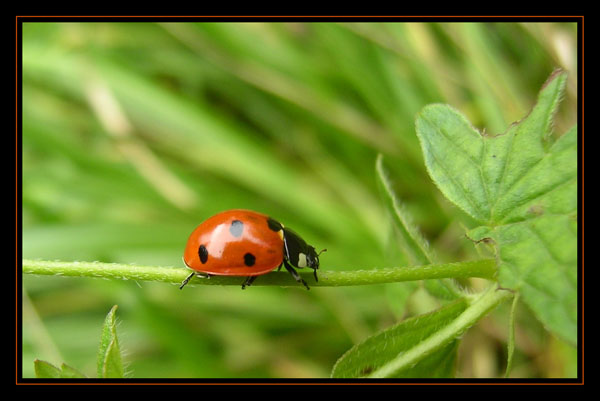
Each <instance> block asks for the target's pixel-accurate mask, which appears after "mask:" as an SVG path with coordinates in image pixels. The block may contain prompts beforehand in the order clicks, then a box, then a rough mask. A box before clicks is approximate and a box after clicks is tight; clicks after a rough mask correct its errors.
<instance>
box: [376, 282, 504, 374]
mask: <svg viewBox="0 0 600 401" xmlns="http://www.w3.org/2000/svg"><path fill="white" fill-rule="evenodd" d="M512 296H513V293H512V292H510V291H506V290H501V289H499V288H498V287H497V286H496V285H493V286H491V287H490V288H489V289H488V290H487V291H485V292H483V293H481V294H478V295H476V296H474V297H472V298H471V300H470V305H469V307H468V308H467V309H465V311H464V312H463V313H461V314H460V315H459V316H458V317H457V318H456V319H455V320H454V321H452V322H451V323H450V324H449V325H447V326H445V327H443V328H441V329H440V330H438V331H437V332H435V333H434V334H433V335H431V336H430V337H427V338H426V339H424V340H423V341H421V342H420V343H419V344H417V345H416V346H415V347H413V348H411V349H410V350H408V351H407V352H404V353H401V354H400V355H398V356H397V357H396V358H394V359H393V360H391V361H390V362H388V363H386V364H385V365H383V366H382V367H380V368H379V369H377V370H376V371H375V372H373V373H372V374H370V375H369V377H371V378H383V377H394V374H395V372H398V371H400V370H402V369H405V368H407V367H409V366H412V365H414V364H416V363H417V362H418V361H420V360H422V359H423V358H424V357H426V356H427V355H431V354H432V353H434V352H436V351H437V350H439V349H441V348H442V347H444V346H446V345H447V344H449V343H450V342H451V341H452V340H454V339H455V338H458V337H459V336H460V335H462V334H463V333H464V332H465V331H466V330H467V329H468V328H469V327H471V326H472V325H473V324H475V323H476V322H477V321H478V320H479V319H481V318H482V317H484V316H485V315H486V314H487V313H488V312H489V311H491V310H492V309H494V308H495V307H496V306H498V305H499V304H500V303H502V302H503V301H505V300H507V299H509V298H510V297H512Z"/></svg>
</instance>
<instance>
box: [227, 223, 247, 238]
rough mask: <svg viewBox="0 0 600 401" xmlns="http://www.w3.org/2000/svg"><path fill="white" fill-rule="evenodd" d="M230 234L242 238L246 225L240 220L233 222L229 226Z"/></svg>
mask: <svg viewBox="0 0 600 401" xmlns="http://www.w3.org/2000/svg"><path fill="white" fill-rule="evenodd" d="M229 232H230V233H231V235H233V236H234V237H236V238H239V237H241V236H242V233H243V232H244V223H242V222H241V221H239V220H233V221H232V222H231V225H230V226H229Z"/></svg>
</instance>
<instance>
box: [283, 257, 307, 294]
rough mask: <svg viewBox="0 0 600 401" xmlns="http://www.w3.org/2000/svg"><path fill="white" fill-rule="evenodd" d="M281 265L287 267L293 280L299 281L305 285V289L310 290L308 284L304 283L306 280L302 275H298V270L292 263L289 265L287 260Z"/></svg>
mask: <svg viewBox="0 0 600 401" xmlns="http://www.w3.org/2000/svg"><path fill="white" fill-rule="evenodd" d="M283 265H284V266H285V268H286V269H287V271H289V272H290V274H291V275H292V277H294V280H296V281H297V282H299V283H302V284H304V286H305V287H306V289H307V290H310V288H309V287H308V284H306V281H304V279H303V278H302V277H300V275H299V274H298V272H297V271H296V270H294V268H293V267H292V265H290V264H289V263H288V262H287V260H284V261H283Z"/></svg>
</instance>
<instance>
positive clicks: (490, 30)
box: [22, 22, 577, 378]
mask: <svg viewBox="0 0 600 401" xmlns="http://www.w3.org/2000/svg"><path fill="white" fill-rule="evenodd" d="M576 63H577V26H576V24H575V23H527V24H525V23H315V22H313V23H284V22H282V23H145V22H136V23H33V22H26V23H23V88H22V90H23V109H22V112H23V148H22V165H23V189H22V194H23V256H24V257H25V258H31V259H35V258H39V259H51V260H65V261H73V260H84V261H103V262H124V263H139V264H149V265H156V266H163V267H173V266H177V267H182V266H183V264H182V262H181V255H182V252H183V247H184V246H185V243H186V240H187V237H188V235H189V234H190V233H191V231H192V230H193V229H194V228H195V226H196V225H197V224H199V223H200V222H201V221H202V220H204V219H205V218H207V217H209V216H211V215H213V214H214V213H216V212H218V211H222V210H226V209H230V208H247V209H254V210H257V211H261V212H264V213H267V214H269V215H271V216H273V217H275V218H277V219H279V220H280V221H282V222H284V223H285V224H286V225H287V226H289V227H292V228H293V229H294V230H295V231H297V232H299V233H300V234H301V235H302V236H303V237H304V238H305V239H306V240H307V241H308V242H309V243H311V244H313V245H314V246H315V247H316V248H317V249H321V248H327V249H328V252H327V253H325V254H323V255H322V257H321V262H322V265H321V267H322V269H323V270H352V269H364V268H374V267H384V266H402V265H406V264H407V261H406V260H404V258H403V255H402V253H401V252H400V251H398V246H397V244H396V242H395V236H394V232H393V230H392V228H391V227H390V225H389V223H388V219H387V217H386V210H385V207H384V202H382V200H381V195H380V192H379V190H378V186H377V179H376V175H375V168H374V166H375V158H376V156H377V154H378V153H383V155H384V157H385V159H384V160H385V165H386V167H387V168H388V169H389V171H390V176H391V178H392V180H393V182H394V185H395V189H396V191H397V194H398V196H399V197H400V199H401V200H402V201H403V202H404V203H405V206H406V208H407V210H408V211H409V212H410V213H411V214H412V216H413V217H414V220H415V222H416V223H417V224H418V225H419V226H420V227H421V229H422V231H423V233H424V235H425V236H426V238H427V239H428V240H429V241H430V243H431V246H432V247H434V249H435V250H436V252H437V253H438V255H439V256H440V259H441V260H443V261H457V260H467V259H473V258H477V257H478V255H477V253H476V252H475V250H474V249H473V245H472V244H471V243H470V242H469V241H467V240H466V239H465V238H464V236H463V234H464V227H470V226H472V224H473V223H472V222H471V221H470V220H469V219H468V217H467V216H465V215H464V214H463V213H462V212H460V211H459V210H458V209H456V208H455V207H453V206H452V205H451V204H450V203H449V202H448V201H446V200H445V199H444V198H443V196H442V195H441V194H440V193H439V191H438V190H437V189H436V188H435V185H433V184H432V182H431V180H430V179H429V177H428V175H427V173H426V171H425V168H424V165H423V160H422V154H421V150H420V147H419V144H418V140H417V137H416V135H415V132H414V119H415V116H416V114H417V113H418V112H419V110H420V109H421V108H422V107H423V106H425V105H426V104H429V103H434V102H443V103H448V104H450V105H452V106H453V107H455V108H456V109H458V110H460V111H461V112H462V113H464V114H465V115H466V116H467V117H468V118H469V119H470V120H471V122H472V123H473V124H474V125H475V126H476V127H477V128H479V129H483V128H485V129H486V132H488V133H500V132H502V131H504V130H505V129H506V127H507V126H508V125H509V124H510V123H511V122H513V121H515V120H518V119H520V118H522V117H523V116H524V115H525V114H526V113H527V112H528V110H529V109H530V107H531V106H532V105H533V103H534V101H535V98H536V95H537V92H538V90H539V89H540V87H541V85H542V84H543V83H544V81H545V80H546V78H548V76H549V75H550V73H551V72H552V71H553V70H554V69H555V68H557V67H561V68H564V69H566V70H568V71H569V72H570V75H569V81H568V87H567V89H566V92H565V96H564V99H563V103H562V105H561V107H560V110H559V113H558V115H557V117H556V124H555V131H556V132H557V133H562V132H563V131H564V130H565V129H567V128H569V127H571V126H572V125H573V124H574V123H575V121H576V113H575V111H576V104H577V97H576V95H577V92H576V87H577V65H576ZM240 283H241V281H240ZM471 285H473V286H474V288H475V289H477V288H478V286H480V285H481V283H478V282H476V281H474V282H473V283H471ZM114 304H118V305H119V309H118V312H117V314H118V319H119V321H120V325H119V327H118V332H119V336H120V342H121V346H122V348H123V349H124V351H125V356H124V359H125V363H126V365H127V371H128V375H129V377H135V378H141V377H164V378H171V377H261V378H262V377H264V378H278V377H328V376H329V373H330V371H331V368H332V366H333V364H334V363H335V361H336V360H337V358H339V357H340V356H341V355H342V354H343V353H344V352H345V351H346V350H348V349H349V348H350V347H351V346H352V345H353V344H354V343H356V342H357V341H360V340H361V339H364V338H365V337H367V336H369V335H370V334H373V333H375V332H376V331H377V330H380V329H382V328H385V327H388V326H389V325H391V324H393V323H395V322H397V321H399V320H400V319H402V318H405V317H407V316H411V315H414V314H419V313H424V312H427V311H430V310H432V309H433V308H435V307H436V306H437V305H439V301H438V300H437V299H435V298H434V297H432V296H430V295H428V294H427V292H426V291H425V290H424V289H423V288H422V287H421V286H420V285H419V284H416V283H408V284H390V285H374V286H364V287H355V288H350V287H348V288H313V289H311V291H306V290H304V289H302V288H300V287H299V288H297V289H296V288H272V287H251V288H249V289H247V290H245V291H241V290H240V288H239V287H237V286H236V287H212V286H207V287H205V288H203V287H193V288H192V287H190V288H186V289H185V290H184V291H179V290H178V289H177V287H176V286H174V285H166V284H157V283H148V282H140V283H136V282H129V281H107V280H100V279H83V278H61V277H33V276H26V277H24V279H23V323H22V324H23V356H22V357H23V375H24V377H33V360H34V359H35V358H39V359H43V360H47V361H49V362H51V363H53V364H55V365H59V364H60V363H62V362H66V363H67V364H69V365H71V366H73V367H75V368H77V369H79V370H81V371H82V372H83V373H85V374H86V375H89V376H92V377H93V376H94V375H95V358H96V352H97V347H98V343H99V339H100V330H101V324H102V322H103V319H104V316H105V315H106V313H108V311H109V309H110V307H111V306H112V305H114ZM509 307H510V305H504V306H502V307H501V308H499V309H498V311H496V312H494V313H493V314H492V315H490V316H488V317H487V318H485V319H484V320H483V321H482V322H480V323H479V324H478V325H477V326H476V327H475V328H473V329H472V330H470V331H469V332H468V333H467V334H466V335H465V336H464V337H463V341H462V344H461V347H460V353H459V360H458V366H457V376H458V377H495V376H498V375H501V374H502V373H503V369H504V364H505V361H506V346H505V344H506V339H507V335H508V326H507V324H508V309H509ZM516 340H517V344H516V346H517V350H516V354H515V360H514V364H513V372H512V376H513V377H569V376H574V375H575V374H576V368H575V366H576V354H575V351H574V350H572V349H571V348H569V347H568V346H566V345H564V344H563V343H561V342H560V341H558V340H557V339H555V338H553V337H551V336H550V335H548V334H547V333H546V332H545V331H544V329H543V328H542V327H541V326H540V325H539V324H538V323H537V321H536V320H535V319H533V318H532V317H531V314H530V313H529V311H528V310H527V309H525V308H524V307H522V308H521V309H519V312H518V321H517V337H516Z"/></svg>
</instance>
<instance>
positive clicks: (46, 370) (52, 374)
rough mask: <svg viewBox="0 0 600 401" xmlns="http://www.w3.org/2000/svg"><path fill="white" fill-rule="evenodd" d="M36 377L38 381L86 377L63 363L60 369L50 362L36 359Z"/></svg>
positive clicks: (34, 364) (34, 362)
mask: <svg viewBox="0 0 600 401" xmlns="http://www.w3.org/2000/svg"><path fill="white" fill-rule="evenodd" d="M33 366H34V370H35V377H37V378H38V379H75V378H85V377H86V376H85V375H84V374H83V373H81V372H80V371H78V370H77V369H75V368H72V367H71V366H69V365H67V364H66V363H63V364H62V365H60V368H57V367H56V366H54V365H52V364H51V363H49V362H46V361H42V360H39V359H36V360H35V361H33Z"/></svg>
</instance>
